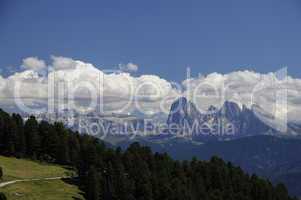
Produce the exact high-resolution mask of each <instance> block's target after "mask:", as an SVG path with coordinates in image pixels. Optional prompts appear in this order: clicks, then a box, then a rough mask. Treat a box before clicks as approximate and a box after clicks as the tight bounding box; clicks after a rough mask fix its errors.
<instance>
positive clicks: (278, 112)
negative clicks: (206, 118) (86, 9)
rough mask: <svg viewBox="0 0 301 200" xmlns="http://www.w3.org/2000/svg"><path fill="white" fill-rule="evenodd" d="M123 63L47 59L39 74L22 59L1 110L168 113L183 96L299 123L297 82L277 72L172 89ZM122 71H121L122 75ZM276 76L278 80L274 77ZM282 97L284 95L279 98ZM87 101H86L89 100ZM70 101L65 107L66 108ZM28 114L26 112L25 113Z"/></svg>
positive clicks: (7, 82)
mask: <svg viewBox="0 0 301 200" xmlns="http://www.w3.org/2000/svg"><path fill="white" fill-rule="evenodd" d="M134 65H135V64H133V63H129V64H127V65H126V67H125V66H123V67H121V68H123V69H124V70H123V71H118V70H117V71H116V72H112V73H106V72H104V71H102V70H101V69H99V68H97V67H95V66H94V65H93V64H91V63H86V62H83V61H80V60H75V59H72V58H66V57H60V56H52V63H50V64H49V65H48V66H49V67H50V69H51V70H49V72H48V74H41V73H39V71H40V70H42V69H44V68H45V67H46V66H47V65H46V63H45V61H43V60H40V59H38V58H35V57H30V58H26V59H24V60H23V66H24V71H22V72H18V73H14V74H11V75H10V76H8V77H6V78H4V77H2V76H0V97H1V98H2V99H3V101H1V105H0V106H1V107H4V108H6V107H17V108H20V106H21V108H22V109H23V107H22V106H25V107H30V108H35V107H44V108H45V107H49V105H50V104H51V105H52V104H54V106H56V107H59V108H61V107H62V108H64V107H66V106H70V105H71V108H80V107H82V106H83V105H84V106H86V107H88V108H91V109H97V110H99V111H101V112H102V111H103V112H110V113H111V112H124V113H128V112H136V111H137V110H138V111H139V112H145V113H152V114H153V113H157V112H165V113H168V111H169V108H170V105H171V104H172V102H173V101H174V100H175V99H176V98H178V97H179V96H182V95H187V96H188V97H189V98H190V100H191V101H193V102H194V103H195V104H196V105H197V107H198V108H199V109H200V110H201V111H202V110H203V111H204V110H206V109H207V108H208V107H209V106H210V105H214V106H217V107H220V106H222V104H223V103H224V101H225V100H230V101H235V102H237V103H239V104H240V105H242V104H244V105H247V106H249V107H250V108H251V107H252V105H254V104H256V105H258V106H259V107H260V108H261V109H263V110H265V112H268V113H271V114H273V115H275V116H276V117H279V118H281V117H282V116H284V115H286V114H288V117H289V120H291V121H296V120H298V119H300V113H301V109H300V107H301V92H300V91H301V80H300V79H294V78H292V77H289V76H283V77H281V75H285V74H283V73H282V71H280V72H276V73H268V74H260V73H256V72H253V71H236V72H232V73H229V74H220V73H211V74H208V75H206V76H202V77H196V78H189V79H187V80H184V81H183V82H182V83H180V84H178V85H177V87H174V84H173V83H171V82H170V81H168V80H165V79H162V78H160V77H159V76H157V75H141V76H138V77H135V76H132V75H131V74H130V73H128V72H129V71H130V70H129V69H131V70H132V71H133V70H134V69H138V66H136V67H133V66H134ZM125 69H127V70H125ZM279 75H280V76H279ZM282 96H287V98H286V99H282V98H281V97H282ZM91 99H92V100H91ZM70 102H71V104H70ZM26 111H28V110H26Z"/></svg>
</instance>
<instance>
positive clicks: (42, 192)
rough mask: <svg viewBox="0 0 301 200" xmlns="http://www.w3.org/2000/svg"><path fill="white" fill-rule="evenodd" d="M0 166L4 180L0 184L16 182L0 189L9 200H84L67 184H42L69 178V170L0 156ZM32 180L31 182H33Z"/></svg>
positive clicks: (60, 181)
mask: <svg viewBox="0 0 301 200" xmlns="http://www.w3.org/2000/svg"><path fill="white" fill-rule="evenodd" d="M0 166H1V167H2V169H3V172H4V176H3V179H2V181H0V184H1V183H4V182H7V181H14V180H22V181H26V182H17V183H14V184H10V185H7V186H4V187H1V188H0V192H3V193H4V194H5V195H6V196H7V198H8V200H18V199H20V200H33V199H42V198H43V199H44V200H53V199H56V200H68V199H70V200H71V199H74V198H73V197H76V198H78V199H83V198H82V196H81V195H80V190H79V189H78V188H77V186H75V185H73V184H69V183H68V181H69V182H70V180H67V179H66V180H60V179H57V180H43V179H45V178H52V177H69V176H70V175H72V174H73V171H72V170H69V169H66V168H64V167H62V166H59V165H50V164H43V163H38V162H34V161H30V160H26V159H17V158H10V157H4V156H0ZM32 179H34V180H32Z"/></svg>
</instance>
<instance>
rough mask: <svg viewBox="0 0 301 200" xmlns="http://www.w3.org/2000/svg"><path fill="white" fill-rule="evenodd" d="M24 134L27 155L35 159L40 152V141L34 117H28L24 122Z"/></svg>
mask: <svg viewBox="0 0 301 200" xmlns="http://www.w3.org/2000/svg"><path fill="white" fill-rule="evenodd" d="M24 134H25V138H26V147H27V155H29V156H30V157H32V158H34V159H37V158H38V156H39V154H40V152H41V140H40V135H39V127H38V122H37V120H36V118H35V117H34V116H31V117H29V119H28V120H27V121H26V122H25V125H24Z"/></svg>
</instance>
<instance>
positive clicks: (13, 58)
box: [0, 0, 301, 81]
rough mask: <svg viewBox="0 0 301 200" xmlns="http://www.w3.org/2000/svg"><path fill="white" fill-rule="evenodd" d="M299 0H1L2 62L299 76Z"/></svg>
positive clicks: (180, 75)
mask: <svg viewBox="0 0 301 200" xmlns="http://www.w3.org/2000/svg"><path fill="white" fill-rule="evenodd" d="M300 37H301V2H300V1H299V0H286V1H284V0H252V1H245V0H227V1H226V0H195V1H184V0H181V1H180V0H152V1H142V0H134V1H132V0H127V1H125V0H121V1H115V0H111V1H101V0H98V1H82V0H81V1H77V0H64V1H62V0H51V1H38V0H26V1H24V0H0V67H1V69H2V70H3V74H7V73H9V71H10V70H16V69H17V67H18V66H20V64H21V62H22V59H23V58H25V57H29V56H38V57H39V58H41V59H45V60H49V58H50V55H57V56H65V57H72V58H74V59H80V60H83V61H85V62H91V63H93V64H95V65H96V66H99V67H100V68H105V69H108V68H114V67H116V66H117V65H118V64H119V63H128V62H133V63H137V64H138V65H139V71H138V72H137V73H138V74H137V75H139V74H157V75H159V76H161V77H163V78H165V79H168V80H175V81H181V80H183V79H184V78H185V68H186V67H187V66H190V67H191V69H192V72H193V74H194V75H196V74H197V73H203V74H207V73H211V72H220V73H228V72H231V71H234V70H243V69H249V70H255V71H258V72H270V71H276V70H278V69H279V68H281V67H284V66H287V67H288V71H289V74H290V75H292V76H294V77H299V78H300V77H301V56H300V54H301V40H300Z"/></svg>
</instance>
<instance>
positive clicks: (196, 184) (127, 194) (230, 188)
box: [0, 111, 293, 200]
mask: <svg viewBox="0 0 301 200" xmlns="http://www.w3.org/2000/svg"><path fill="white" fill-rule="evenodd" d="M0 145H1V150H0V154H1V155H5V156H12V157H19V158H30V159H35V160H41V161H44V162H49V163H56V164H61V165H70V166H72V167H73V168H74V169H75V170H76V171H77V174H78V179H79V180H78V182H79V186H80V188H81V189H82V190H83V191H84V192H85V197H86V199H87V200H102V199H104V200H110V199H116V200H117V199H121V200H135V199H136V200H162V199H164V200H169V199H170V200H177V199H178V200H197V199H207V200H219V199H220V200H222V199H229V200H236V199H237V200H238V199H239V200H291V199H293V198H291V197H289V195H288V192H287V190H286V187H285V186H284V185H283V184H278V185H276V186H275V187H274V186H273V185H272V184H271V183H270V182H269V181H268V180H265V179H261V178H259V177H257V176H255V175H252V176H250V175H248V174H246V173H244V172H243V171H242V170H241V169H240V168H239V167H235V166H233V165H232V164H231V163H225V162H224V161H223V160H221V159H220V158H218V157H212V158H211V159H210V161H200V160H197V159H192V160H191V161H181V162H180V161H175V160H173V159H172V158H171V157H170V156H169V155H168V154H166V153H161V154H160V153H152V151H151V150H150V148H149V147H145V146H141V145H140V144H139V143H133V144H131V145H130V146H129V148H127V149H126V150H125V151H122V150H121V148H116V149H110V148H107V147H106V146H105V145H104V143H103V142H101V141H100V140H98V139H97V138H94V137H91V136H88V135H84V134H83V135H80V134H78V133H76V132H73V131H71V130H69V129H66V128H65V127H64V126H63V124H61V123H54V124H49V123H47V122H45V121H42V122H37V120H36V119H35V118H34V117H30V118H29V119H28V120H27V121H26V122H23V120H22V118H21V116H19V115H16V114H13V115H12V116H10V115H9V114H7V113H5V112H4V111H0ZM0 165H1V164H0Z"/></svg>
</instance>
